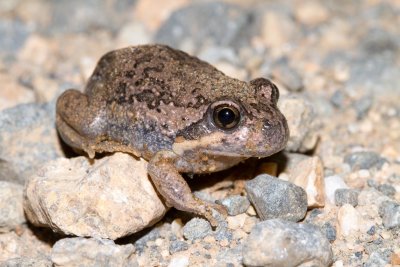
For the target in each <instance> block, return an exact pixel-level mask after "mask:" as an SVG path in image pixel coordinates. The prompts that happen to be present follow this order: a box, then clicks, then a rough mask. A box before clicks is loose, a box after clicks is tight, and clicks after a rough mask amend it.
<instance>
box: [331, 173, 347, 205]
mask: <svg viewBox="0 0 400 267" xmlns="http://www.w3.org/2000/svg"><path fill="white" fill-rule="evenodd" d="M347 188H349V187H348V186H347V184H346V183H345V182H344V181H343V178H342V177H341V176H339V175H332V176H328V177H326V178H325V194H326V199H327V200H328V201H329V202H330V203H331V204H335V192H336V190H338V189H347Z"/></svg>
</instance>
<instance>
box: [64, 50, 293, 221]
mask: <svg viewBox="0 0 400 267" xmlns="http://www.w3.org/2000/svg"><path fill="white" fill-rule="evenodd" d="M278 97H279V92H278V89H277V88H276V86H275V85H273V84H272V83H271V82H270V81H269V80H267V79H263V78H259V79H255V80H252V81H251V82H249V83H246V82H242V81H239V80H236V79H233V78H230V77H227V76H225V75H224V74H223V73H222V72H220V71H218V70H217V69H215V68H214V67H213V66H211V65H209V64H208V63H206V62H203V61H201V60H199V59H197V58H195V57H191V56H189V55H188V54H186V53H184V52H181V51H178V50H174V49H172V48H169V47H167V46H162V45H145V46H136V47H128V48H124V49H120V50H116V51H112V52H109V53H107V54H106V55H104V56H103V57H102V58H101V59H100V61H99V63H98V65H97V67H96V69H95V70H94V73H93V74H92V76H91V77H90V79H89V81H88V83H87V86H86V88H85V91H84V93H81V92H79V91H77V90H68V91H66V92H64V93H63V94H62V95H61V96H60V97H59V99H58V102H57V128H58V130H59V133H60V135H61V137H62V139H63V140H64V141H65V142H66V143H67V144H69V145H70V146H72V147H74V148H77V149H80V150H83V151H85V152H87V153H88V155H89V156H90V157H94V155H95V152H115V151H122V152H127V153H131V154H133V155H135V156H137V157H143V158H145V159H146V160H148V161H149V165H148V171H149V174H150V177H151V179H152V181H153V183H154V185H155V186H156V188H157V190H158V192H159V193H160V194H161V195H162V196H163V197H164V198H165V200H166V202H167V204H169V205H171V206H173V207H175V208H177V209H180V210H184V211H189V212H193V213H196V214H200V215H203V216H205V217H206V218H207V219H208V220H210V222H211V223H212V224H213V225H216V221H215V219H214V218H213V217H212V212H211V208H214V209H217V210H218V211H220V212H223V213H224V209H223V208H222V207H221V206H219V205H217V204H213V203H206V202H204V201H202V200H199V199H197V198H196V197H194V196H193V195H192V193H191V190H190V188H189V187H188V185H187V183H186V181H185V180H184V179H183V178H182V176H181V174H180V173H210V172H215V171H219V170H223V169H227V168H229V167H231V166H233V165H235V164H237V163H239V162H240V161H242V160H244V159H246V158H249V157H267V156H270V155H271V154H274V153H276V152H278V151H280V150H281V149H283V148H284V146H285V145H286V142H287V139H288V136H289V131H288V127H287V123H286V120H285V118H284V116H283V115H282V114H281V112H280V111H279V110H278V108H277V106H276V102H277V101H278ZM221 105H222V106H228V107H232V108H233V109H235V110H237V111H238V114H237V115H238V116H236V118H238V120H237V125H235V126H234V127H232V128H230V129H226V128H224V127H221V125H218V123H216V121H220V120H219V119H217V120H216V119H215V117H214V116H213V114H216V113H214V110H215V109H216V108H217V107H220V106H221Z"/></svg>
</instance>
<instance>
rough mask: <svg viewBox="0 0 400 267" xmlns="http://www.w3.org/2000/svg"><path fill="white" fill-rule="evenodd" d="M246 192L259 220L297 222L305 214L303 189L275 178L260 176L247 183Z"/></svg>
mask: <svg viewBox="0 0 400 267" xmlns="http://www.w3.org/2000/svg"><path fill="white" fill-rule="evenodd" d="M245 188H246V192H247V195H248V197H249V199H250V201H251V203H252V204H253V205H254V207H255V209H256V210H257V213H258V215H259V216H260V218H261V219H263V220H267V219H272V218H281V219H285V220H289V221H295V222H296V221H299V220H301V219H303V218H304V216H305V214H306V212H307V194H306V192H305V191H304V189H303V188H301V187H299V186H296V185H294V184H292V183H289V182H287V181H283V180H281V179H278V178H276V177H273V176H270V175H267V174H262V175H259V176H257V177H256V178H254V179H253V180H250V181H247V182H246V185H245Z"/></svg>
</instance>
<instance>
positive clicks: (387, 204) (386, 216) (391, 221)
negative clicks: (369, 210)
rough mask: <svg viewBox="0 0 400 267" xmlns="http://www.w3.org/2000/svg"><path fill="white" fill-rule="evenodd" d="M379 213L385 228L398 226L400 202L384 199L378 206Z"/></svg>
mask: <svg viewBox="0 0 400 267" xmlns="http://www.w3.org/2000/svg"><path fill="white" fill-rule="evenodd" d="M379 215H380V216H381V217H382V222H383V225H384V226H385V228H388V229H392V228H394V227H397V226H400V204H399V203H397V202H393V201H384V202H382V203H381V205H380V206H379Z"/></svg>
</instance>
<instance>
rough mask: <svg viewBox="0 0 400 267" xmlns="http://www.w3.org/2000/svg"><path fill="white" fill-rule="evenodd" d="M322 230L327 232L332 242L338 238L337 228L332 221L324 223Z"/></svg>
mask: <svg viewBox="0 0 400 267" xmlns="http://www.w3.org/2000/svg"><path fill="white" fill-rule="evenodd" d="M322 232H324V233H325V236H326V238H328V240H329V241H331V242H332V241H335V240H336V228H335V227H334V226H332V224H331V223H329V222H326V223H324V225H322Z"/></svg>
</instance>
